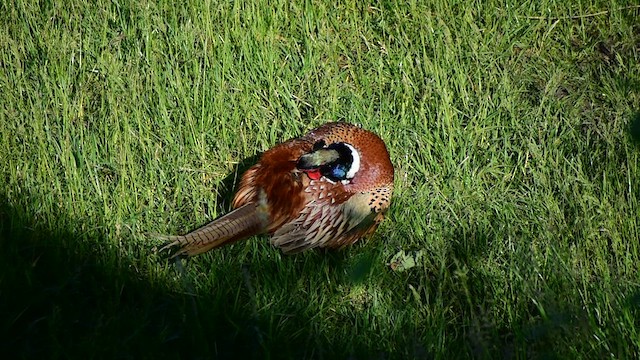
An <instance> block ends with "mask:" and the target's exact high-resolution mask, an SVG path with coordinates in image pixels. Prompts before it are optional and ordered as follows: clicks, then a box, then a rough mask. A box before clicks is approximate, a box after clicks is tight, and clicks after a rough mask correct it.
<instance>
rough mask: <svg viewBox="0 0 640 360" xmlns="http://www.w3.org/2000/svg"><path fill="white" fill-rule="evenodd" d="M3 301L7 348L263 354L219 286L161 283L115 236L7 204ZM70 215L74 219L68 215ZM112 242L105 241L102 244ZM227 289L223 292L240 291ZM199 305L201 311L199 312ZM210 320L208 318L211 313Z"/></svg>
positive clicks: (27, 353) (1, 227)
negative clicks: (54, 225)
mask: <svg viewBox="0 0 640 360" xmlns="http://www.w3.org/2000/svg"><path fill="white" fill-rule="evenodd" d="M0 215H1V218H0V219H1V220H0V236H1V239H2V245H3V246H2V248H3V251H2V252H0V269H1V271H0V273H1V275H0V284H1V294H0V309H2V312H3V313H4V315H3V316H2V320H0V321H1V324H2V325H1V326H2V339H1V340H0V345H1V347H2V348H4V352H5V353H7V354H14V355H15V356H17V357H27V358H32V357H33V358H55V357H62V358H80V357H82V358H86V357H88V356H92V357H100V358H149V357H158V356H160V357H172V358H176V357H189V358H191V357H194V358H198V357H203V356H216V357H220V358H236V357H245V356H255V355H256V351H257V349H256V347H255V346H248V345H247V344H249V345H250V344H252V339H251V335H250V334H249V333H248V332H247V331H246V329H247V328H248V326H249V323H250V319H249V316H247V315H246V314H243V313H242V312H241V310H242V309H232V308H228V307H225V306H224V302H221V301H219V300H217V299H214V296H213V295H206V294H200V295H199V296H198V297H197V298H194V297H192V296H190V295H187V294H182V293H180V292H178V291H176V289H175V288H171V287H170V285H169V284H163V283H161V282H158V283H153V280H150V278H149V277H148V276H145V275H143V274H141V273H139V272H138V271H137V270H136V269H137V266H136V263H135V262H134V261H129V260H128V259H125V258H117V255H116V253H117V252H116V251H114V250H113V249H108V246H107V245H106V244H107V241H106V239H91V240H90V243H89V241H87V239H86V238H83V236H82V235H81V234H78V233H74V232H71V231H66V230H60V231H55V232H52V231H47V230H43V227H42V226H40V225H39V224H38V221H36V220H35V219H34V218H33V217H32V216H30V214H26V213H25V212H24V209H18V208H14V207H11V206H9V205H8V204H7V203H6V201H3V202H2V203H1V204H0ZM58 221H59V222H60V223H61V224H64V223H65V220H64V219H58ZM101 244H104V245H101ZM233 290H234V289H229V288H226V289H225V288H222V289H219V291H220V293H218V294H217V295H216V296H215V297H220V296H233V294H232V291H233ZM194 309H197V311H198V317H196V314H195V311H194ZM199 317H201V319H206V321H201V320H200V318H199Z"/></svg>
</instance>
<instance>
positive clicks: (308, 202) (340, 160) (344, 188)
mask: <svg viewBox="0 0 640 360" xmlns="http://www.w3.org/2000/svg"><path fill="white" fill-rule="evenodd" d="M392 191H393V165H391V161H390V160H389V153H388V151H387V148H386V146H385V144H384V142H383V141H382V140H381V139H380V138H379V137H378V136H377V135H376V134H374V133H372V132H370V131H367V130H364V129H361V128H359V127H357V126H354V125H351V124H347V123H329V124H326V125H323V126H321V127H319V128H317V129H314V130H312V131H310V132H309V133H308V134H306V135H305V136H303V137H300V138H296V139H292V140H289V141H286V142H284V143H282V144H279V145H276V146H275V147H273V148H271V149H270V150H268V151H266V152H265V153H264V154H263V155H262V157H261V158H260V161H258V163H257V164H255V165H254V166H252V167H251V168H250V169H249V170H247V172H246V173H245V174H244V175H243V176H242V180H241V182H240V186H239V188H238V191H237V192H236V194H235V197H234V199H233V207H234V209H235V210H233V211H231V212H230V213H228V214H226V215H223V216H221V217H219V218H218V219H216V220H213V221H212V222H210V223H209V224H207V225H205V226H203V227H201V228H199V229H197V230H194V231H192V232H190V233H188V234H186V235H179V236H169V237H167V239H168V240H169V241H170V243H169V244H168V245H167V246H165V247H164V248H163V249H167V248H171V249H173V250H175V252H174V255H173V256H178V255H189V256H191V255H196V254H200V253H203V252H205V251H208V250H211V249H213V248H217V247H219V246H222V245H226V244H230V243H232V242H235V241H238V240H242V239H245V238H248V237H250V236H252V235H257V234H261V233H268V234H270V235H271V243H272V244H273V245H274V246H276V247H279V248H281V249H282V251H283V252H285V253H294V252H298V251H302V250H306V249H310V248H315V247H321V248H322V247H327V248H339V247H342V246H345V245H350V244H353V243H354V242H355V241H357V240H358V239H360V238H362V237H364V236H367V235H369V234H371V233H373V232H374V231H375V230H376V228H377V227H378V224H379V223H380V222H381V221H382V219H383V217H384V213H385V212H386V210H387V209H388V207H389V204H390V201H391V193H392Z"/></svg>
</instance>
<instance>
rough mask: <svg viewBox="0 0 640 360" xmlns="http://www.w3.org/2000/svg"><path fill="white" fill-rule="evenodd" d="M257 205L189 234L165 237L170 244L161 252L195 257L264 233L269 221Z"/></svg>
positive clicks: (227, 215) (248, 205)
mask: <svg viewBox="0 0 640 360" xmlns="http://www.w3.org/2000/svg"><path fill="white" fill-rule="evenodd" d="M258 211H259V209H258V206H256V204H246V205H243V206H241V207H239V208H237V209H235V210H233V211H232V212H230V213H228V214H226V215H224V216H222V217H220V218H218V219H216V220H213V221H212V222H210V223H208V224H207V225H205V226H203V227H201V228H199V229H196V230H194V231H192V232H190V233H188V234H186V235H178V236H166V237H165V239H166V240H168V241H170V243H169V244H167V245H165V246H164V247H163V248H161V249H160V251H163V250H167V249H171V250H173V249H175V251H174V252H173V254H172V256H171V257H172V258H173V257H176V256H180V255H188V256H193V255H197V254H201V253H203V252H206V251H209V250H211V249H214V248H217V247H220V246H222V245H226V244H230V243H233V242H236V241H238V240H242V239H246V238H248V237H249V236H252V235H257V234H260V233H262V232H264V230H265V227H266V219H265V216H264V215H263V214H260V213H258Z"/></svg>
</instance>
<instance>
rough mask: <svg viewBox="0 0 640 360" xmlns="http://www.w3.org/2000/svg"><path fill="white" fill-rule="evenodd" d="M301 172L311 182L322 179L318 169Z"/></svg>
mask: <svg viewBox="0 0 640 360" xmlns="http://www.w3.org/2000/svg"><path fill="white" fill-rule="evenodd" d="M303 171H304V172H305V173H306V174H307V176H309V179H311V180H319V179H320V178H321V177H322V174H321V173H320V169H308V170H303Z"/></svg>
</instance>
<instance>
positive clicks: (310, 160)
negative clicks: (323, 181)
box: [296, 149, 340, 172]
mask: <svg viewBox="0 0 640 360" xmlns="http://www.w3.org/2000/svg"><path fill="white" fill-rule="evenodd" d="M339 158H340V154H338V152H337V151H336V150H333V149H319V150H316V151H314V152H310V153H308V154H304V155H302V156H300V158H299V159H298V163H297V165H296V167H297V168H298V169H300V170H302V171H305V172H307V171H313V170H319V169H320V167H321V166H322V165H326V164H330V163H332V162H335V161H336V160H338V159H339Z"/></svg>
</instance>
